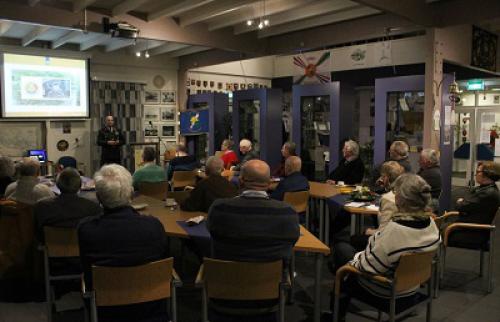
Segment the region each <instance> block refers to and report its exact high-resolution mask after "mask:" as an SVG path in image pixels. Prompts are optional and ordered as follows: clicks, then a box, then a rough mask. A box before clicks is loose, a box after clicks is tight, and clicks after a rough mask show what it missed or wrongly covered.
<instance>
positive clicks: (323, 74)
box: [293, 51, 331, 84]
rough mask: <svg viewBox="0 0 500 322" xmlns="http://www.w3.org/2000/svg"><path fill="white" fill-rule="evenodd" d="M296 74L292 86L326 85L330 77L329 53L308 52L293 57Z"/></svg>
mask: <svg viewBox="0 0 500 322" xmlns="http://www.w3.org/2000/svg"><path fill="white" fill-rule="evenodd" d="M293 64H294V65H295V72H296V74H295V75H294V77H293V83H294V84H308V83H309V84H310V83H320V84H323V83H328V82H330V81H331V77H330V69H331V68H330V51H323V52H321V51H320V52H309V53H304V54H300V55H296V56H293Z"/></svg>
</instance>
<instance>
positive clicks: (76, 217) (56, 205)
mask: <svg viewBox="0 0 500 322" xmlns="http://www.w3.org/2000/svg"><path fill="white" fill-rule="evenodd" d="M56 184H57V187H58V188H59V190H60V191H61V194H60V195H59V196H57V197H55V198H48V199H44V200H41V201H39V202H38V203H36V205H35V207H34V217H35V225H36V232H37V236H38V240H39V241H43V240H44V238H43V236H44V233H43V227H45V226H51V227H66V228H75V229H76V227H77V225H78V223H79V222H80V220H81V219H83V218H86V217H90V216H96V215H99V214H100V213H101V211H102V209H101V207H100V206H99V205H98V204H97V203H95V202H94V201H91V200H89V199H87V198H82V197H80V196H78V191H80V187H81V185H82V180H81V178H80V174H79V173H78V171H76V170H75V169H73V168H66V169H64V170H63V171H62V172H61V173H60V174H59V175H58V176H57V181H56Z"/></svg>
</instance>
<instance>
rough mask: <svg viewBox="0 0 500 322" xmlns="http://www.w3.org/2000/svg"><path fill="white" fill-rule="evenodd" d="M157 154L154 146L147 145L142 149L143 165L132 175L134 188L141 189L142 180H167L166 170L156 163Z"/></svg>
mask: <svg viewBox="0 0 500 322" xmlns="http://www.w3.org/2000/svg"><path fill="white" fill-rule="evenodd" d="M156 157H157V154H156V150H155V148H153V147H150V146H147V147H145V148H144V150H143V151H142V161H143V166H142V167H141V168H139V169H138V170H137V171H135V172H134V175H133V176H132V179H133V183H134V189H136V190H137V189H139V183H141V182H161V181H166V180H167V178H166V177H165V170H164V169H163V168H162V167H160V166H159V165H157V164H156V163H155V160H156Z"/></svg>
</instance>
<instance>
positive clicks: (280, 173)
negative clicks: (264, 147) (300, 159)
mask: <svg viewBox="0 0 500 322" xmlns="http://www.w3.org/2000/svg"><path fill="white" fill-rule="evenodd" d="M295 147H296V146H295V143H293V142H286V143H285V144H283V147H281V156H282V159H281V163H280V165H279V166H278V167H277V168H276V169H274V171H273V173H272V174H271V175H272V176H273V177H279V178H282V177H284V176H285V162H286V160H287V159H288V158H289V157H291V156H296V155H297V154H296V152H295Z"/></svg>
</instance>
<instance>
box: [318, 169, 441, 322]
mask: <svg viewBox="0 0 500 322" xmlns="http://www.w3.org/2000/svg"><path fill="white" fill-rule="evenodd" d="M394 191H395V195H396V197H395V200H396V206H397V208H398V211H397V212H396V213H395V214H394V215H393V216H392V220H391V221H389V222H388V223H387V225H386V226H385V228H384V229H382V230H379V231H377V232H376V233H375V234H374V235H373V236H371V237H370V239H369V241H368V245H367V246H366V249H365V250H363V251H360V252H357V253H356V252H355V251H354V249H352V248H341V249H336V252H339V251H348V253H346V254H343V256H342V257H343V258H346V259H347V260H346V261H348V263H349V265H352V266H354V267H355V268H357V269H358V270H360V271H362V272H364V273H368V274H377V275H383V276H387V277H392V275H393V274H394V270H395V268H396V267H397V265H398V261H399V258H400V257H401V255H402V254H404V253H407V252H425V251H432V250H435V249H437V247H438V246H439V243H440V241H441V239H440V235H439V229H438V227H437V226H436V224H435V223H434V220H431V218H430V216H431V213H430V212H427V208H428V205H429V202H430V200H431V193H430V191H431V188H430V186H429V185H428V184H427V183H426V182H425V180H424V179H422V178H421V177H419V176H417V175H415V174H403V175H401V176H400V177H399V178H398V179H396V181H395V182H394ZM341 264H347V263H341ZM419 287H420V285H414V286H412V287H410V288H408V289H405V290H401V291H399V292H398V294H397V298H396V307H397V306H398V305H400V304H403V302H406V303H412V301H414V300H415V298H414V296H415V293H416V291H417V289H418V288H419ZM342 290H343V292H344V293H345V294H344V296H343V297H341V298H340V307H335V308H333V305H332V308H333V309H334V310H339V316H341V317H344V316H345V313H346V310H347V307H348V306H349V300H350V298H351V296H353V295H355V296H356V297H357V298H360V299H367V301H368V300H369V301H371V302H372V303H373V302H377V303H379V304H380V305H388V303H389V299H390V289H389V288H388V287H387V286H384V285H383V284H379V283H376V282H373V281H372V280H369V279H366V278H363V277H359V276H354V275H351V276H349V278H348V279H347V280H346V281H345V282H344V285H343V287H342ZM332 299H333V297H332ZM332 303H333V301H332ZM325 320H326V319H325Z"/></svg>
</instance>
